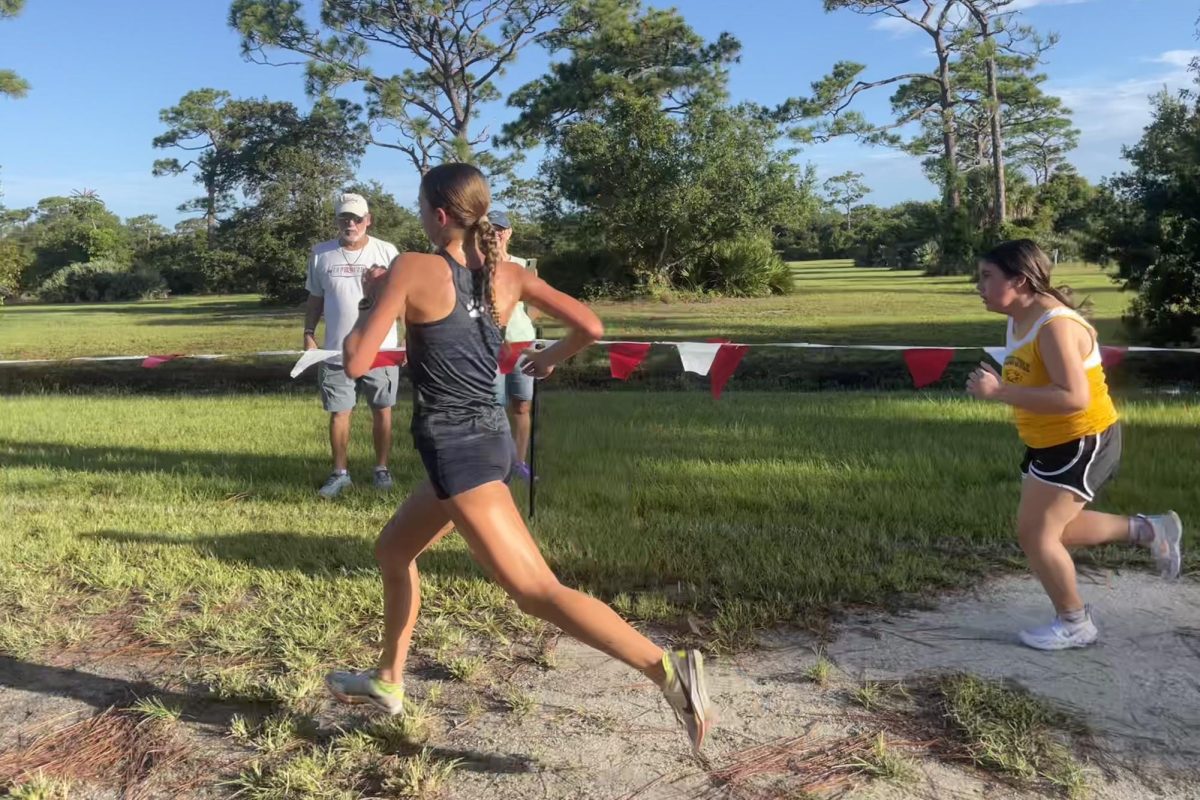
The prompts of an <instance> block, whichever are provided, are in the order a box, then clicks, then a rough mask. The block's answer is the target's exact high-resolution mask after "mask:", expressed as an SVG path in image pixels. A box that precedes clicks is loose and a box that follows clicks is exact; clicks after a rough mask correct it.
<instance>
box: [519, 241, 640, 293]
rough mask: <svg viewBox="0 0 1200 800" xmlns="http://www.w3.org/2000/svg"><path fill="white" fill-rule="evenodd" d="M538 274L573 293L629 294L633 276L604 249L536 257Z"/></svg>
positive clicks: (614, 256) (633, 280)
mask: <svg viewBox="0 0 1200 800" xmlns="http://www.w3.org/2000/svg"><path fill="white" fill-rule="evenodd" d="M538 275H540V276H541V277H542V278H543V279H544V280H546V281H547V282H548V283H549V284H550V285H552V286H553V287H554V288H556V289H558V290H560V291H563V292H566V293H567V294H569V295H573V296H575V297H585V298H591V299H595V298H599V297H629V296H631V295H632V294H633V290H634V285H635V277H634V274H633V270H632V269H630V267H629V265H627V264H623V263H622V262H621V261H620V259H618V258H617V256H616V255H614V254H613V253H611V252H608V251H606V250H593V251H585V250H566V251H563V252H561V253H551V254H550V255H547V256H545V257H544V258H541V259H539V260H538Z"/></svg>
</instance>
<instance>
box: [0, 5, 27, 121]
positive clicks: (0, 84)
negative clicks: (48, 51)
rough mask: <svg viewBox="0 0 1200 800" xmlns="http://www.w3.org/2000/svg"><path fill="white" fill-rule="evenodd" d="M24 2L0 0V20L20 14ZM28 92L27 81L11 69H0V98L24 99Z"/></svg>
mask: <svg viewBox="0 0 1200 800" xmlns="http://www.w3.org/2000/svg"><path fill="white" fill-rule="evenodd" d="M24 6H25V0H0V20H5V19H12V18H13V17H15V16H16V15H17V14H20V13H21V9H22V8H23V7H24ZM28 91H29V81H27V80H25V79H24V78H22V77H21V76H20V75H18V74H17V73H15V72H13V71H12V70H11V69H0V97H4V96H8V97H16V98H20V97H24V96H25V94H26V93H27V92H28Z"/></svg>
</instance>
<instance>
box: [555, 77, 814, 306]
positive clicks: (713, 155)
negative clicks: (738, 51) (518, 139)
mask: <svg viewBox="0 0 1200 800" xmlns="http://www.w3.org/2000/svg"><path fill="white" fill-rule="evenodd" d="M776 134H777V131H776V129H775V127H774V125H773V124H772V123H769V122H766V121H764V120H762V119H761V118H760V117H759V116H758V115H756V114H754V113H753V112H752V110H751V109H748V108H745V107H735V108H729V107H723V106H720V105H712V104H695V105H693V106H692V107H691V108H690V109H689V110H688V111H687V113H685V114H684V115H683V116H682V117H679V118H676V117H673V116H671V115H669V114H667V113H665V112H664V111H663V110H662V109H661V108H660V107H659V106H658V104H657V103H656V102H654V101H653V100H649V99H635V98H630V99H622V100H620V101H615V102H613V104H612V105H611V107H610V108H608V109H607V110H606V111H605V113H604V114H603V116H601V117H598V118H596V119H589V120H586V121H581V122H576V123H574V124H571V125H568V126H566V129H565V130H564V131H563V132H562V134H561V138H560V144H559V148H558V150H557V152H556V153H555V154H554V155H553V156H552V157H551V158H550V159H549V160H548V161H547V162H546V163H545V164H544V165H543V176H544V177H545V179H546V181H547V183H548V184H549V185H550V186H552V187H553V188H554V189H555V191H556V192H557V193H558V195H560V196H561V198H562V201H563V205H562V206H560V207H559V208H557V209H554V212H553V214H552V216H551V217H550V220H548V222H549V223H550V224H553V225H557V226H559V227H562V228H568V229H569V230H570V235H571V237H572V239H573V240H574V241H575V242H578V243H580V246H596V247H599V248H600V249H602V250H604V251H606V252H608V253H610V254H611V255H612V256H613V257H614V259H615V260H616V261H618V262H620V263H622V264H625V265H627V270H628V274H629V275H630V276H632V277H633V279H634V280H635V282H636V283H638V284H641V285H646V286H650V285H656V286H690V285H696V284H697V283H699V282H700V281H701V280H702V277H701V272H702V269H703V262H704V261H705V259H707V258H708V256H709V255H710V254H711V249H712V247H713V245H714V244H715V243H718V242H724V241H729V240H733V239H737V238H739V237H742V236H745V235H747V234H752V233H754V232H757V231H762V230H766V229H771V228H774V227H777V226H782V225H784V224H785V223H788V222H792V221H794V219H795V217H796V216H797V215H798V214H800V213H803V208H804V206H805V203H806V201H807V200H808V199H809V198H807V197H806V196H805V194H804V190H805V186H804V184H802V183H801V182H800V181H799V180H798V174H797V170H796V168H795V166H794V165H793V164H792V163H791V161H790V158H789V155H788V154H786V153H780V152H778V151H777V150H776V149H775V147H774V142H775V137H776ZM610 274H611V273H610Z"/></svg>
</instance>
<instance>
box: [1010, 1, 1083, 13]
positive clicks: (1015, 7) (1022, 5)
mask: <svg viewBox="0 0 1200 800" xmlns="http://www.w3.org/2000/svg"><path fill="white" fill-rule="evenodd" d="M1090 2H1091V0H1013V4H1012V5H1011V6H1009V9H1010V10H1011V11H1023V10H1024V9H1027V8H1033V7H1034V6H1077V5H1080V4H1082V3H1090Z"/></svg>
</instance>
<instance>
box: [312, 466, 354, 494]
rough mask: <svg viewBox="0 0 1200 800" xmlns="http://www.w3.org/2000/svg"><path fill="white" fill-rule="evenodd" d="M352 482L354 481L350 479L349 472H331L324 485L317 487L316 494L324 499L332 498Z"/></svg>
mask: <svg viewBox="0 0 1200 800" xmlns="http://www.w3.org/2000/svg"><path fill="white" fill-rule="evenodd" d="M352 483H354V481H352V480H350V473H349V472H333V473H330V475H329V478H328V479H327V480H326V481H325V485H324V486H322V487H321V488H320V489H317V494H319V495H321V497H324V498H325V499H326V500H332V499H333V498H335V497H337V496H338V495H339V494H341V493H342V490H343V489H345V488H347V487H348V486H350V485H351V484H352Z"/></svg>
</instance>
